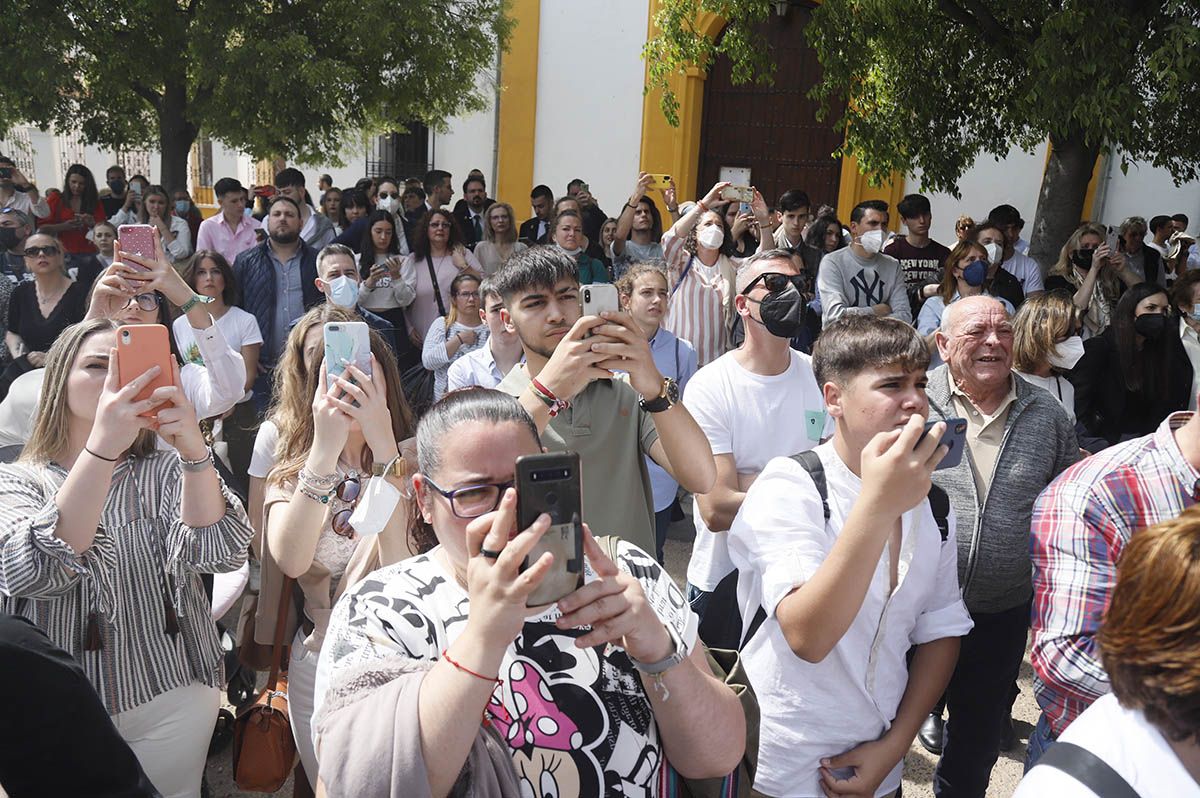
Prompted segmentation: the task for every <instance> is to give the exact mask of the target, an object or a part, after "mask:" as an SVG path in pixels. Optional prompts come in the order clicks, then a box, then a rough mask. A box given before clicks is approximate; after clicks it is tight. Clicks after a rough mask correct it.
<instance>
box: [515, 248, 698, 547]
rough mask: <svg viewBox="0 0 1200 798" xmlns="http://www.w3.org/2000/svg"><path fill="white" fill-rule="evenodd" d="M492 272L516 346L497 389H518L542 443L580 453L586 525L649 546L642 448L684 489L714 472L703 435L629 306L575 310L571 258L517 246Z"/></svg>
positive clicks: (650, 516)
mask: <svg viewBox="0 0 1200 798" xmlns="http://www.w3.org/2000/svg"><path fill="white" fill-rule="evenodd" d="M492 281H493V283H494V285H495V290H496V291H497V292H498V293H499V294H500V296H501V297H502V298H503V299H504V311H503V313H502V318H503V319H504V323H505V326H506V327H508V328H509V329H510V330H512V331H513V332H515V333H516V334H517V335H518V336H519V337H520V339H521V345H522V348H523V349H524V352H525V363H523V364H520V365H518V366H517V367H515V368H514V369H513V370H512V371H510V372H509V373H508V376H507V377H505V379H504V381H503V382H501V383H500V386H499V390H501V391H503V392H505V393H508V394H510V395H512V396H515V397H517V399H518V400H519V401H520V402H521V404H522V406H523V407H524V408H525V409H526V410H527V411H528V412H529V414H530V416H532V417H533V420H534V423H535V424H536V425H537V428H538V433H539V434H540V435H541V436H542V442H543V444H544V445H545V446H546V447H547V449H549V450H550V451H574V452H577V453H578V454H579V456H580V458H581V461H582V472H583V509H584V512H583V519H584V520H585V521H586V522H587V523H588V524H589V526H590V527H591V529H592V530H593V532H595V533H596V534H597V535H616V536H618V537H620V538H622V539H624V540H628V541H629V542H630V543H633V544H634V545H636V546H638V547H639V548H641V549H642V550H643V551H654V508H653V493H652V490H651V486H650V477H649V473H648V471H647V469H646V464H645V460H644V459H643V455H648V456H649V457H650V458H651V459H652V460H653V461H654V462H655V463H657V464H658V465H660V466H662V467H663V469H664V470H666V471H667V473H669V474H670V475H671V476H672V477H673V478H674V479H675V480H676V481H677V482H678V483H679V484H680V485H682V486H683V487H684V488H685V489H687V490H689V491H692V492H693V493H705V492H707V491H708V490H709V489H711V488H712V485H713V480H714V479H715V478H716V466H715V465H714V463H713V456H712V449H711V448H710V447H709V445H708V439H707V438H705V436H704V432H703V431H702V430H701V429H700V427H699V426H698V425H697V424H696V421H695V420H694V419H693V418H692V416H691V414H690V413H688V411H687V409H686V408H684V406H683V405H682V404H680V403H679V389H678V386H677V385H676V384H675V381H674V380H671V379H668V378H664V377H663V376H662V374H661V373H660V372H659V370H658V367H657V366H655V364H654V356H653V355H652V354H651V352H650V345H649V342H648V341H647V340H646V337H645V336H644V335H643V334H642V332H641V330H640V329H639V328H638V326H637V323H636V322H634V321H633V319H632V318H631V317H630V316H629V314H628V313H610V312H606V313H604V314H602V315H601V316H583V315H582V309H581V307H580V301H579V292H580V287H579V279H578V277H577V276H576V273H575V266H574V262H573V261H572V259H571V258H569V257H568V256H566V255H565V254H563V253H561V252H559V251H558V250H556V249H552V248H548V247H547V248H542V247H536V248H534V249H530V250H528V251H526V252H522V253H520V254H518V255H516V256H514V257H513V259H512V260H510V261H509V262H508V263H507V264H505V265H504V266H503V267H502V268H501V269H500V271H498V272H497V273H496V274H495V275H494V276H493V277H492ZM615 371H624V372H626V373H627V374H628V377H627V378H614V375H613V372H615Z"/></svg>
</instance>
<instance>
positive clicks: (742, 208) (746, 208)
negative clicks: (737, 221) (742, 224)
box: [738, 202, 750, 213]
mask: <svg viewBox="0 0 1200 798" xmlns="http://www.w3.org/2000/svg"><path fill="white" fill-rule="evenodd" d="M738 213H750V203H749V202H743V203H742V204H741V205H739V206H738Z"/></svg>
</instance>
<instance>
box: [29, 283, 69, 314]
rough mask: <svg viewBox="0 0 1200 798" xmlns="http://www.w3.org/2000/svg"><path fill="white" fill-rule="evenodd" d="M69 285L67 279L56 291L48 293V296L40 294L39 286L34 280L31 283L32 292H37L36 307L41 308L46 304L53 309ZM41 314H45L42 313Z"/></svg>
mask: <svg viewBox="0 0 1200 798" xmlns="http://www.w3.org/2000/svg"><path fill="white" fill-rule="evenodd" d="M70 287H71V283H70V281H68V282H67V284H66V285H65V286H63V287H62V288H60V289H59V290H58V291H57V292H56V293H53V294H50V295H49V296H42V291H41V286H39V285H38V284H37V281H36V280H35V281H34V283H33V290H34V293H35V294H37V301H38V308H39V309H41V308H45V307H47V306H48V307H49V308H50V309H51V310H53V309H54V307H55V306H56V305H57V304H58V300H60V299H62V295H63V294H65V293H67V289H68V288H70ZM42 315H43V316H45V315H46V314H45V313H43V314H42Z"/></svg>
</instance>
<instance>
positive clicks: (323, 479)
mask: <svg viewBox="0 0 1200 798" xmlns="http://www.w3.org/2000/svg"><path fill="white" fill-rule="evenodd" d="M298 476H299V478H300V481H301V482H307V483H308V484H310V485H312V486H313V487H314V488H316V489H318V490H320V489H321V488H326V487H327V488H328V489H329V490H333V489H334V487H335V486H336V485H337V484H338V481H339V480H341V475H340V474H338V472H336V471H334V472H333V473H332V474H326V475H325V476H317V475H316V474H314V473H313V472H311V471H309V470H308V469H307V468H301V469H300V473H299V475H298Z"/></svg>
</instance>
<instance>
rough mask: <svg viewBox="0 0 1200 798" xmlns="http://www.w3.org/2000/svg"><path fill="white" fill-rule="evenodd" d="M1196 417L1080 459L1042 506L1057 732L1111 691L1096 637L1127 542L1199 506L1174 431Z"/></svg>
mask: <svg viewBox="0 0 1200 798" xmlns="http://www.w3.org/2000/svg"><path fill="white" fill-rule="evenodd" d="M1191 417H1192V414H1191V413H1173V414H1172V415H1170V416H1168V417H1167V419H1166V420H1165V421H1163V423H1162V424H1161V425H1160V426H1159V428H1158V429H1157V430H1156V431H1155V432H1154V433H1152V434H1150V435H1147V436H1145V437H1142V438H1136V439H1134V440H1131V441H1127V442H1125V443H1121V444H1118V445H1116V446H1113V447H1111V448H1109V449H1105V450H1104V451H1102V452H1100V453H1099V454H1095V455H1092V456H1091V457H1089V458H1087V459H1085V460H1081V461H1079V462H1078V463H1076V464H1075V465H1073V466H1071V467H1070V468H1068V469H1067V470H1066V471H1064V472H1063V473H1062V474H1061V475H1060V476H1059V477H1058V479H1056V480H1054V481H1053V482H1051V483H1050V486H1049V487H1047V488H1046V490H1045V491H1043V492H1042V494H1041V496H1039V497H1038V500H1037V503H1036V504H1035V505H1034V508H1033V522H1032V530H1031V535H1030V544H1031V556H1032V559H1033V624H1032V625H1033V655H1032V658H1031V660H1032V663H1033V670H1034V681H1033V690H1034V694H1035V695H1036V696H1037V701H1038V704H1039V705H1041V707H1042V710H1043V711H1044V712H1045V713H1046V717H1047V719H1048V720H1049V721H1050V727H1051V728H1052V729H1053V730H1054V733H1055V734H1056V735H1057V734H1061V733H1062V732H1063V730H1064V729H1065V728H1066V727H1067V726H1068V725H1069V724H1070V723H1071V721H1073V720H1074V719H1075V718H1076V717H1077V716H1078V715H1079V714H1080V713H1081V712H1083V711H1084V710H1085V709H1087V708H1088V707H1089V706H1090V705H1091V704H1092V703H1093V702H1094V701H1095V700H1096V699H1098V698H1099V697H1100V696H1102V695H1105V694H1106V693H1108V692H1109V690H1110V689H1111V688H1110V686H1109V681H1108V674H1107V673H1106V672H1105V670H1104V666H1103V665H1102V664H1101V663H1100V652H1099V647H1098V646H1097V643H1096V632H1097V631H1098V630H1099V629H1100V621H1101V619H1102V618H1103V616H1104V611H1105V610H1106V609H1107V608H1108V601H1109V599H1110V598H1111V595H1112V589H1113V586H1114V585H1115V584H1116V574H1117V560H1118V558H1119V557H1120V556H1121V552H1122V551H1124V549H1125V544H1126V543H1128V542H1129V539H1130V537H1131V536H1132V535H1133V534H1134V533H1135V532H1137V531H1138V530H1140V529H1145V528H1146V527H1148V526H1152V525H1154V524H1157V523H1159V522H1160V521H1166V520H1168V519H1171V518H1175V517H1176V516H1178V515H1179V514H1180V513H1182V512H1183V511H1184V510H1185V509H1187V508H1188V507H1190V506H1192V505H1193V504H1195V503H1196V499H1197V492H1198V491H1200V471H1197V470H1196V468H1195V466H1193V465H1192V464H1191V463H1189V462H1188V460H1187V458H1185V457H1184V456H1183V452H1182V451H1180V449H1179V444H1178V443H1177V442H1176V440H1175V434H1174V433H1175V430H1177V429H1179V428H1180V427H1182V426H1183V425H1184V424H1186V423H1187V421H1188V420H1189V419H1190V418H1191Z"/></svg>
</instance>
